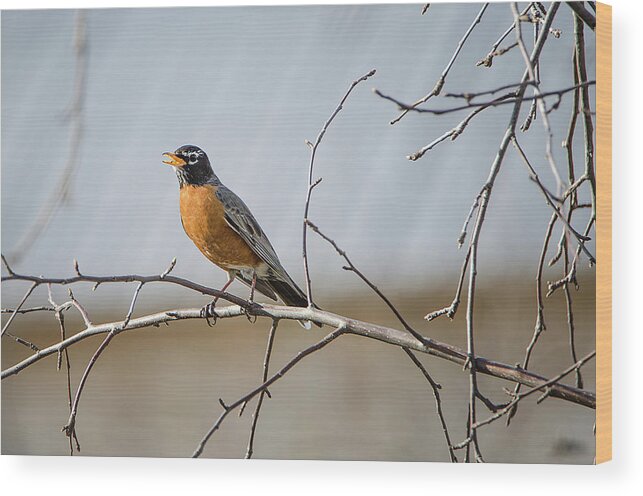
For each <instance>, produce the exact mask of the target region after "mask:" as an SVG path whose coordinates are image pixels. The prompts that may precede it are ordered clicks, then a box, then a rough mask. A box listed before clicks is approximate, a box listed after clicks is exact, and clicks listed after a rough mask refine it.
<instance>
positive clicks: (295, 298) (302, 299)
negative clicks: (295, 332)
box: [266, 279, 321, 328]
mask: <svg viewBox="0 0 643 496" xmlns="http://www.w3.org/2000/svg"><path fill="white" fill-rule="evenodd" d="M266 282H267V283H268V284H269V285H270V287H271V288H272V290H273V291H274V292H275V293H276V294H277V296H279V298H281V301H283V302H284V303H285V304H286V305H288V306H290V307H303V308H306V307H307V306H308V298H306V295H305V294H304V292H303V291H302V290H301V289H299V287H298V286H297V285H296V284H295V283H294V282H292V281H289V282H286V281H282V280H281V279H269V280H267V281H266ZM315 308H318V307H317V306H316V305H315ZM302 325H303V326H304V327H306V328H310V324H308V326H306V325H305V324H304V323H303V322H302ZM315 325H316V326H317V327H321V325H320V324H315Z"/></svg>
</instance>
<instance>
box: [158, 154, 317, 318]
mask: <svg viewBox="0 0 643 496" xmlns="http://www.w3.org/2000/svg"><path fill="white" fill-rule="evenodd" d="M162 161H163V163H165V164H168V165H171V166H172V167H173V168H174V170H175V172H176V176H177V178H178V181H179V191H180V193H179V197H180V202H179V203H180V214H181V223H182V225H183V229H184V231H185V233H186V234H187V236H188V237H189V238H190V239H191V240H192V242H193V243H194V244H195V245H196V247H197V248H198V249H199V251H200V252H201V253H202V254H203V255H204V256H205V257H206V258H207V259H208V260H209V261H210V262H212V263H214V264H215V265H217V266H219V267H220V268H221V269H223V270H224V271H226V272H227V274H228V280H227V282H226V283H225V285H224V286H223V287H222V288H221V291H225V290H226V289H227V288H228V286H230V285H231V284H232V283H233V282H234V281H235V280H236V279H238V280H240V281H241V282H243V283H244V284H246V285H248V286H249V287H250V301H251V302H253V301H254V292H255V290H256V291H257V292H259V293H261V294H263V295H264V296H267V297H268V298H270V299H272V300H274V301H277V298H280V299H281V301H283V303H284V304H286V305H288V306H293V307H307V306H308V298H307V297H306V295H305V294H304V292H303V291H302V290H301V289H300V288H299V286H297V284H296V283H295V282H294V281H293V279H292V278H291V277H290V275H288V272H287V271H286V269H285V268H284V267H283V265H282V264H281V261H280V260H279V257H278V256H277V253H276V251H275V249H274V248H273V246H272V244H271V243H270V240H269V239H268V236H266V233H265V232H264V230H263V229H262V228H261V226H260V225H259V223H258V222H257V219H255V217H254V215H252V212H251V211H250V209H249V208H248V206H247V205H246V204H245V203H244V202H243V200H242V199H241V198H239V197H238V196H237V195H236V194H235V193H234V192H233V191H232V190H230V189H228V188H227V187H226V186H224V185H223V183H222V182H221V180H220V179H219V178H218V177H217V175H216V174H215V173H214V170H213V169H212V165H211V164H210V159H209V158H208V156H207V154H206V153H205V152H204V151H203V150H202V149H201V148H199V147H198V146H195V145H183V146H181V147H180V148H178V149H177V150H175V151H174V152H165V153H163V160H162ZM217 300H218V297H217V298H215V299H214V300H213V301H212V302H211V303H209V304H208V305H206V306H205V307H203V310H202V315H204V316H206V317H207V316H214V312H213V310H214V306H215V305H216V302H217ZM301 324H302V325H303V326H304V327H305V328H307V329H310V327H311V326H310V322H308V321H301Z"/></svg>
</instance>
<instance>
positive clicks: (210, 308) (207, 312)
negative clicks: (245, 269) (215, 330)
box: [201, 274, 234, 326]
mask: <svg viewBox="0 0 643 496" xmlns="http://www.w3.org/2000/svg"><path fill="white" fill-rule="evenodd" d="M233 281H234V276H233V275H231V274H228V281H227V282H226V283H225V284H224V285H223V287H222V288H221V292H222V293H223V292H225V290H226V289H228V286H230V284H232V283H233ZM217 301H219V296H215V297H214V299H213V300H212V301H211V302H210V303H208V304H207V305H205V306H204V307H203V308H202V309H201V317H205V320H206V321H207V323H208V325H209V326H211V325H212V324H210V317H214V318H215V323H216V313H215V312H214V308H215V306H216V304H217Z"/></svg>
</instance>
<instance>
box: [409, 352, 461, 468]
mask: <svg viewBox="0 0 643 496" xmlns="http://www.w3.org/2000/svg"><path fill="white" fill-rule="evenodd" d="M402 349H403V350H404V353H406V354H407V356H408V357H409V358H410V359H411V361H412V362H413V363H414V364H415V365H416V367H417V368H418V369H420V372H422V375H423V376H424V377H425V378H426V380H427V381H428V383H429V384H430V385H431V389H432V390H433V397H434V398H435V408H436V411H437V414H438V418H439V419H440V424H441V425H442V432H443V433H444V439H445V440H446V443H447V449H448V451H449V458H450V459H451V462H452V463H458V458H457V457H456V456H455V452H454V450H453V445H452V443H451V436H449V428H448V427H447V421H446V419H445V418H444V413H443V412H442V399H441V398H440V389H441V388H442V386H440V385H439V384H438V383H437V382H435V381H434V380H433V378H432V377H431V375H430V374H429V372H428V371H427V370H426V368H425V367H424V365H422V362H420V360H418V358H417V357H416V356H415V353H413V352H412V351H411V350H409V349H408V348H402Z"/></svg>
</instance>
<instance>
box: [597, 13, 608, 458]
mask: <svg viewBox="0 0 643 496" xmlns="http://www.w3.org/2000/svg"><path fill="white" fill-rule="evenodd" d="M596 8H597V12H596V184H597V195H596V200H597V202H596V203H597V221H596V236H597V256H596V258H597V264H596V463H602V462H606V461H608V460H611V459H612V7H611V6H610V5H606V4H603V3H598V2H597V4H596Z"/></svg>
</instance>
